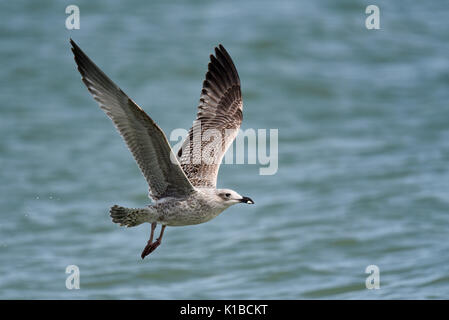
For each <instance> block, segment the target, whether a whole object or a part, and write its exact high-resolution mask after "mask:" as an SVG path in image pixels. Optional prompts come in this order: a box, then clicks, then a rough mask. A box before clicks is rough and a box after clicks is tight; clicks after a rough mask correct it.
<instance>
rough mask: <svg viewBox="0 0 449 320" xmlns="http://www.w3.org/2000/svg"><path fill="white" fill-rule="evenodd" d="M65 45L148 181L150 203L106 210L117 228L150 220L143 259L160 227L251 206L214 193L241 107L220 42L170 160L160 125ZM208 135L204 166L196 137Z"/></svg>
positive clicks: (74, 47)
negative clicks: (216, 144)
mask: <svg viewBox="0 0 449 320" xmlns="http://www.w3.org/2000/svg"><path fill="white" fill-rule="evenodd" d="M70 43H71V45H72V51H73V54H74V56H75V61H76V64H77V65H78V70H79V72H80V73H81V75H82V80H83V82H84V84H85V85H86V86H87V89H88V90H89V92H90V93H91V94H92V96H93V97H94V99H95V100H96V101H97V102H98V104H99V105H100V108H101V109H103V111H104V112H105V113H106V114H107V115H108V116H109V118H111V120H112V122H113V123H114V125H115V127H116V128H117V130H118V131H119V133H120V134H121V136H122V137H123V139H124V140H125V142H126V144H127V146H128V148H129V150H130V151H131V153H132V154H133V156H134V159H135V160H136V162H137V165H138V166H139V168H140V170H141V171H142V174H143V176H144V177H145V179H146V180H147V182H148V185H149V192H150V194H149V195H150V198H151V199H152V200H153V202H152V204H150V205H148V206H147V207H145V208H139V209H130V208H124V207H121V206H118V205H114V206H113V207H111V209H110V215H111V217H112V221H113V222H115V223H119V224H120V225H121V226H127V227H134V226H137V225H140V224H142V223H144V222H149V223H151V233H150V239H149V240H148V243H147V245H146V247H145V248H144V250H143V251H142V254H141V257H142V259H143V258H145V257H146V256H147V255H149V254H150V253H151V252H153V251H154V250H155V249H156V248H157V247H158V246H159V245H160V244H161V240H162V236H163V234H164V230H165V227H166V226H187V225H194V224H199V223H203V222H207V221H209V220H211V219H213V218H215V217H216V216H218V215H219V214H220V213H221V212H223V210H225V209H227V208H229V207H230V206H232V205H234V204H236V203H248V204H254V202H253V201H252V200H251V199H250V198H248V197H243V196H241V195H240V194H238V193H237V192H235V191H234V190H230V189H217V188H216V185H217V175H218V170H219V168H220V163H221V160H222V159H223V156H224V154H225V152H226V150H227V149H228V148H229V146H230V145H231V144H232V141H233V140H234V139H235V137H236V135H237V133H238V130H239V128H240V124H241V123H242V108H243V103H242V96H241V91H240V78H239V75H238V73H237V69H236V68H235V66H234V63H233V62H232V59H231V57H230V56H229V54H228V52H227V51H226V50H225V48H224V47H223V46H222V45H221V44H220V45H219V46H218V47H216V48H215V56H214V55H211V56H210V62H209V65H208V71H207V73H206V79H205V80H204V82H203V88H202V91H201V96H200V102H199V106H198V113H197V119H196V120H195V121H194V125H193V126H192V128H191V129H190V131H189V134H188V136H187V138H186V140H185V141H184V143H183V146H182V147H181V148H180V150H179V151H178V153H177V155H176V156H175V155H174V154H173V152H172V150H171V148H170V145H169V143H168V141H167V138H166V137H165V134H164V133H163V131H162V130H161V129H160V128H159V126H158V125H157V124H156V123H155V122H154V121H153V120H152V119H151V118H150V117H149V116H148V115H147V114H146V113H145V111H143V109H142V108H141V107H139V106H138V105H137V104H136V103H135V102H134V101H133V100H131V99H130V98H129V97H128V96H127V95H126V94H125V93H124V92H123V91H122V90H121V89H120V88H119V87H118V86H117V85H116V84H115V83H114V82H112V80H110V79H109V78H108V77H107V76H106V75H105V74H104V73H103V71H101V70H100V68H98V67H97V66H96V65H95V64H94V63H93V62H92V61H91V60H90V59H89V57H88V56H87V55H86V54H85V53H84V52H83V51H82V50H81V49H80V48H79V47H78V45H77V44H76V43H75V42H74V41H73V40H72V39H70ZM211 131H212V132H218V133H219V136H220V138H221V144H220V146H221V147H220V148H218V149H215V150H213V151H214V152H213V153H212V154H211V157H212V161H204V158H202V154H203V150H204V151H206V150H205V149H206V147H207V144H208V143H209V141H208V140H207V139H204V138H203V139H202V138H201V137H202V136H204V135H206V134H207V133H208V132H211ZM197 132H198V133H200V135H199V140H198V135H196V133H197ZM203 140H206V141H203ZM195 141H196V143H197V144H195ZM198 141H199V143H198ZM196 146H199V148H198V147H196ZM157 224H161V225H162V227H161V232H160V235H159V237H158V238H157V239H156V240H155V241H153V236H154V230H155V229H156V226H157Z"/></svg>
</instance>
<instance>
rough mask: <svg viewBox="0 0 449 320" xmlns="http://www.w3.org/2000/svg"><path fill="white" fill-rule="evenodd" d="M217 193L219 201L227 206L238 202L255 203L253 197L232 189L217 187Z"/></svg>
mask: <svg viewBox="0 0 449 320" xmlns="http://www.w3.org/2000/svg"><path fill="white" fill-rule="evenodd" d="M216 194H217V196H218V198H219V201H220V202H222V203H223V204H224V205H227V206H232V205H234V204H236V203H247V204H254V201H253V200H251V198H248V197H243V196H241V195H239V194H238V193H237V192H235V191H234V190H231V189H217V190H216Z"/></svg>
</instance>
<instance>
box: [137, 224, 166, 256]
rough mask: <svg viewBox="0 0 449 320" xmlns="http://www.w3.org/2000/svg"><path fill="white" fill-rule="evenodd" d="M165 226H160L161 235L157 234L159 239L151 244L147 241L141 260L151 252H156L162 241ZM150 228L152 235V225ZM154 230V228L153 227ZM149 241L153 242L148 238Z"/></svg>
mask: <svg viewBox="0 0 449 320" xmlns="http://www.w3.org/2000/svg"><path fill="white" fill-rule="evenodd" d="M165 227H166V226H165V225H162V229H161V233H160V234H159V237H158V238H157V239H156V241H154V242H153V243H150V241H148V244H147V246H146V247H145V249H144V250H143V252H142V255H141V257H142V259H143V258H145V257H146V256H147V255H149V254H150V253H151V252H153V251H154V250H156V248H157V247H159V245H160V244H161V240H162V236H163V235H164V230H165ZM151 228H152V232H151V233H152V234H153V231H154V229H153V225H151ZM155 228H156V227H155ZM150 240H153V237H152V236H151V237H150Z"/></svg>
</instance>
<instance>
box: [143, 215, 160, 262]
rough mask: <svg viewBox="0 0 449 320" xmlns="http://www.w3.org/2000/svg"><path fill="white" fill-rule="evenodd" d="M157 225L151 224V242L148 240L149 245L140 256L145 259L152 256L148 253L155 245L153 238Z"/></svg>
mask: <svg viewBox="0 0 449 320" xmlns="http://www.w3.org/2000/svg"><path fill="white" fill-rule="evenodd" d="M156 226H157V223H156V222H153V223H152V224H151V234H150V240H148V243H147V245H146V246H145V248H144V249H143V251H142V254H141V255H140V256H141V257H142V259H143V258H145V257H146V256H147V255H149V254H150V252H151V251H150V252H148V251H149V250H150V248H151V245H152V244H153V236H154V230H155V229H156Z"/></svg>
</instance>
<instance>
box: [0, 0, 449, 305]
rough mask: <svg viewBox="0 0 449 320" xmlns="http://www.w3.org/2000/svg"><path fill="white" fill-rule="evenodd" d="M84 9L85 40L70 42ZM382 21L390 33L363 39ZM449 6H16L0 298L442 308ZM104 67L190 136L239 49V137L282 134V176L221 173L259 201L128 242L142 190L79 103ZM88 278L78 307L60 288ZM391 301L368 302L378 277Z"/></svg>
mask: <svg viewBox="0 0 449 320" xmlns="http://www.w3.org/2000/svg"><path fill="white" fill-rule="evenodd" d="M69 4H77V5H78V6H79V7H80V10H81V29H80V30H72V31H68V30H67V29H66V28H65V19H66V17H67V15H66V14H65V8H66V6H67V5H69ZM369 4H377V5H378V6H379V7H380V12H381V15H380V17H381V20H380V24H381V29H380V30H367V29H366V28H365V18H366V14H365V8H366V6H367V5H369ZM448 8H449V6H448V4H447V2H446V1H444V0H441V1H432V2H422V1H421V2H418V1H376V3H371V2H367V1H355V0H354V1H349V0H347V1H330V0H329V1H297V2H293V1H291V2H287V1H280V2H278V1H260V0H257V1H245V2H242V1H226V2H211V1H195V2H194V1H192V2H191V3H190V4H186V3H184V2H181V1H177V2H173V3H171V4H168V3H167V1H151V2H150V1H142V0H139V1H137V0H136V1H126V2H125V1H123V2H121V3H119V2H118V1H95V3H93V2H92V1H77V2H76V3H72V2H69V1H27V2H25V1H8V2H6V1H4V2H2V3H1V4H0V9H1V10H0V43H1V46H0V61H1V69H0V81H1V86H0V101H1V106H0V110H1V114H0V136H1V139H0V155H1V156H0V165H1V170H0V181H1V183H0V194H1V196H0V206H1V214H0V218H1V222H0V298H2V299H13V298H19V299H23V298H31V299H55V298H56V299H59V298H62V299H71V298H89V299H103V298H111V299H130V298H140V299H171V298H173V299H179V298H186V299H190V298H192V299H212V298H218V299H224V298H237V299H240V298H241V299H249V298H270V299H281V298H283V299H303V298H312V299H315V298H321V299H335V298H344V299H346V298H351V299H354V298H361V299H379V298H381V299H389V298H400V299H410V298H448V297H449V255H448V252H449V241H448V237H449V225H448V213H449V195H448V191H449V106H448V101H449V90H448V86H449V57H448V53H449V33H448V32H447V30H449V20H448V19H447V17H446V15H447V14H446V13H447V10H448ZM69 37H73V38H74V39H75V40H76V41H77V42H78V43H79V45H80V46H81V47H82V48H83V49H84V50H85V51H86V52H87V54H88V55H90V56H91V58H92V59H93V60H94V61H95V62H97V64H99V65H100V66H101V67H102V68H103V69H104V71H105V72H106V73H107V74H108V75H109V76H110V77H111V78H112V79H114V81H116V82H117V83H118V84H119V85H120V86H121V87H122V89H123V90H124V91H125V92H127V93H128V94H129V95H130V96H131V97H132V98H133V99H134V100H135V101H136V102H137V103H139V104H140V105H142V106H143V108H144V109H145V110H146V111H147V112H148V113H149V114H150V115H151V116H152V117H153V119H154V120H155V121H157V123H158V124H160V126H161V127H162V128H163V129H164V131H165V132H167V133H170V132H171V130H173V129H176V128H185V129H188V128H189V127H190V125H191V124H192V120H193V118H194V115H195V112H196V105H197V103H198V99H199V94H200V87H201V83H202V80H203V77H204V73H205V71H206V65H207V61H208V55H209V54H210V53H211V52H212V48H213V47H214V46H215V45H217V44H218V43H223V44H224V45H225V47H226V48H227V49H228V50H229V52H230V53H231V55H232V57H233V58H234V61H235V63H236V65H237V68H238V70H239V73H240V78H241V80H242V90H243V96H244V103H245V109H244V114H245V119H244V123H243V126H242V127H243V129H247V128H254V129H258V128H265V129H270V128H273V129H279V170H278V172H277V174H275V175H272V176H261V175H259V174H258V172H259V166H258V165H247V164H246V165H224V166H223V167H222V168H221V170H220V176H219V185H220V186H222V187H230V188H233V189H235V190H237V191H238V192H240V193H241V194H244V195H248V196H250V197H251V198H253V199H254V200H255V202H256V205H255V206H244V205H240V206H234V207H232V208H230V209H229V210H227V211H225V212H224V213H223V214H222V215H220V216H219V217H218V218H216V219H215V220H212V221H211V222H208V223H206V224H203V225H198V226H192V227H182V228H168V229H167V231H166V234H165V236H164V241H163V243H162V245H161V247H159V249H158V250H156V251H155V252H154V253H153V254H152V255H151V256H149V258H147V259H145V260H144V261H142V260H141V259H140V252H141V250H142V248H143V247H144V245H145V243H146V241H147V237H148V232H149V226H148V225H142V226H139V227H136V228H133V229H124V228H119V227H118V226H117V225H114V224H113V223H112V222H111V221H110V218H109V216H108V209H109V207H110V206H111V205H113V204H116V203H117V204H121V205H127V206H132V207H141V206H143V205H145V204H147V203H148V201H149V200H148V199H147V185H146V183H145V180H144V179H143V177H142V176H141V174H140V172H139V170H138V168H137V166H136V165H135V163H134V160H133V159H132V157H131V154H130V153H129V152H128V151H127V149H126V147H125V144H124V143H123V141H122V140H121V138H120V137H119V135H118V134H117V133H116V132H115V130H114V128H113V126H112V124H111V122H110V120H109V119H108V118H107V117H106V116H105V115H104V114H103V112H102V111H101V110H100V109H99V108H98V106H97V105H96V103H95V102H94V101H93V99H92V97H91V96H90V95H89V94H88V92H87V90H86V88H85V87H84V86H83V84H82V82H81V80H80V76H79V74H78V72H77V71H76V69H75V64H74V61H73V58H72V55H71V52H70V49H69V43H68V39H69ZM72 264H74V265H77V266H78V267H79V269H80V273H81V278H80V281H81V289H79V290H67V289H66V286H65V280H66V277H67V276H68V275H67V274H66V273H65V269H66V267H67V266H68V265H72ZM371 264H374V265H377V266H378V267H379V269H380V289H378V290H368V289H366V288H365V279H366V277H367V276H368V275H367V274H365V268H366V267H367V266H368V265H371Z"/></svg>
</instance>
